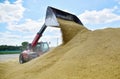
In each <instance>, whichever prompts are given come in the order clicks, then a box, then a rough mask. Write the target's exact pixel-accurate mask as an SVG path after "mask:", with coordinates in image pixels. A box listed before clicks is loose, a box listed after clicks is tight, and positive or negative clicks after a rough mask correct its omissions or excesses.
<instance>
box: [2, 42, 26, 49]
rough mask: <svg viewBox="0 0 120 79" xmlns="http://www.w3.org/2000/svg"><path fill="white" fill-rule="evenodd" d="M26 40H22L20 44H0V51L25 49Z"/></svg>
mask: <svg viewBox="0 0 120 79" xmlns="http://www.w3.org/2000/svg"><path fill="white" fill-rule="evenodd" d="M27 45H28V42H22V43H21V46H11V45H0V51H18V50H24V49H26V47H27Z"/></svg>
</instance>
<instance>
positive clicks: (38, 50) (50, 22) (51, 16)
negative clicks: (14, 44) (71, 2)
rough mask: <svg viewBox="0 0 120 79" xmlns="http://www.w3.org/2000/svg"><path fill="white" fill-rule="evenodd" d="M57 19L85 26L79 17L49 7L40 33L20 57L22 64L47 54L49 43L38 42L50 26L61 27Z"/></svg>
mask: <svg viewBox="0 0 120 79" xmlns="http://www.w3.org/2000/svg"><path fill="white" fill-rule="evenodd" d="M57 18H60V19H64V20H69V21H74V22H75V23H78V24H80V25H83V24H82V22H81V21H80V20H79V18H78V17H77V16H75V15H73V14H70V13H68V12H64V11H62V10H59V9H56V8H53V7H50V6H48V8H47V11H46V18H45V23H44V24H43V26H42V28H41V29H40V30H39V32H38V33H37V34H36V36H35V38H34V40H33V41H32V43H31V44H28V46H27V49H26V50H24V51H23V52H22V53H21V54H20V55H19V62H20V63H21V64H22V63H25V62H28V61H30V60H31V59H33V58H36V57H39V56H40V55H42V54H44V53H45V52H47V51H48V50H49V45H48V43H47V42H38V41H39V39H40V38H41V37H42V34H43V33H44V31H45V29H46V28H47V27H48V26H51V27H59V25H60V24H59V22H58V20H57Z"/></svg>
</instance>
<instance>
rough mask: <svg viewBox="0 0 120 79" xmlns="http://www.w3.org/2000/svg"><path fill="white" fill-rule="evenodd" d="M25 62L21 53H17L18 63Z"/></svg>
mask: <svg viewBox="0 0 120 79" xmlns="http://www.w3.org/2000/svg"><path fill="white" fill-rule="evenodd" d="M25 62H26V61H25V60H24V58H23V56H22V54H20V55H19V63H20V64H23V63H25Z"/></svg>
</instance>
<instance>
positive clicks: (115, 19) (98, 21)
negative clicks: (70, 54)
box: [0, 0, 120, 46]
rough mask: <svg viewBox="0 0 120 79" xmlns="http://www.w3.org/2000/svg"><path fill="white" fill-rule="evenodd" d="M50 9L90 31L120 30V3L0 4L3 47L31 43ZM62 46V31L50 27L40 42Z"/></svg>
mask: <svg viewBox="0 0 120 79" xmlns="http://www.w3.org/2000/svg"><path fill="white" fill-rule="evenodd" d="M48 6H52V7H56V8H58V9H61V10H65V11H67V12H70V13H73V14H75V15H76V16H78V17H79V18H80V20H81V21H82V22H83V24H84V25H85V27H87V28H88V29H90V30H96V29H103V28H109V27H112V28H119V27H120V0H109V1H108V0H91V1H90V0H76V1H75V0H71V1H70V0H0V45H20V44H21V42H23V41H28V42H31V41H32V40H33V38H34V36H35V34H36V33H37V32H38V31H39V29H40V28H41V26H42V24H43V23H44V20H45V14H46V9H47V7H48ZM57 40H58V43H59V44H60V43H61V34H60V29H58V28H50V27H48V28H47V30H46V31H45V33H44V34H43V37H42V38H41V39H40V41H48V42H51V46H56V45H57V44H58V43H57Z"/></svg>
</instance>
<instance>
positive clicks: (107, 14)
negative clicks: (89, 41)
mask: <svg viewBox="0 0 120 79" xmlns="http://www.w3.org/2000/svg"><path fill="white" fill-rule="evenodd" d="M116 10H117V7H116V6H115V7H114V8H112V9H108V8H105V9H103V10H99V11H96V10H92V11H88V10H86V11H85V12H84V13H82V14H80V15H79V18H80V19H81V21H82V22H83V23H89V24H95V23H96V24H100V23H109V22H113V21H119V20H120V15H117V14H115V13H114V11H116Z"/></svg>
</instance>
